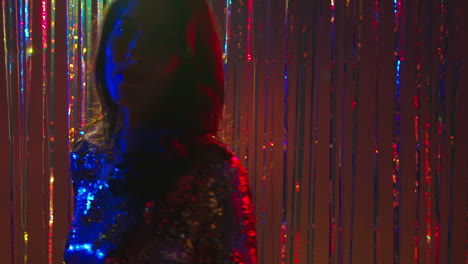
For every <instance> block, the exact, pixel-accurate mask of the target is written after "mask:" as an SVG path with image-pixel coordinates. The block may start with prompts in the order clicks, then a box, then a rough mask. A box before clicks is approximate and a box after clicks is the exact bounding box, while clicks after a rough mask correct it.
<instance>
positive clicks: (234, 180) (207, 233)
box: [194, 157, 257, 264]
mask: <svg viewBox="0 0 468 264" xmlns="http://www.w3.org/2000/svg"><path fill="white" fill-rule="evenodd" d="M217 171H219V172H220V175H218V176H220V178H218V177H216V178H214V179H211V180H210V181H209V186H208V190H207V193H206V195H207V196H205V199H202V200H205V201H207V202H206V205H205V206H206V207H208V208H207V209H208V213H207V218H208V219H205V221H203V222H204V223H203V222H202V228H201V230H200V234H199V239H198V242H197V243H196V244H195V256H194V257H195V259H194V260H195V261H194V262H195V263H242V264H256V263H257V241H256V230H255V223H256V220H255V215H254V213H255V212H254V205H253V202H252V194H251V191H250V188H249V181H248V177H247V171H246V170H245V168H244V167H243V166H242V165H241V164H240V161H239V159H238V158H237V157H232V158H231V160H229V161H227V162H225V163H224V165H222V166H220V168H218V170H217Z"/></svg>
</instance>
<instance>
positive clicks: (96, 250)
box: [64, 140, 256, 264]
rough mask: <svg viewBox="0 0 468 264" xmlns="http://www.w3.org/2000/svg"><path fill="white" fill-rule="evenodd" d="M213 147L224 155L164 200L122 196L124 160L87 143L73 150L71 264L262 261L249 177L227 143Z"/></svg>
mask: <svg viewBox="0 0 468 264" xmlns="http://www.w3.org/2000/svg"><path fill="white" fill-rule="evenodd" d="M209 144H212V145H213V146H214V148H216V149H218V150H221V152H217V153H221V154H216V155H215V156H216V157H215V158H213V159H211V162H208V163H207V164H203V166H198V167H197V168H196V169H193V170H192V171H191V173H186V174H184V175H183V176H181V177H179V178H178V180H177V184H175V185H174V186H175V188H174V190H172V191H171V192H169V194H168V195H167V196H165V198H164V199H158V200H154V199H149V200H142V199H141V198H136V197H135V196H134V195H132V194H130V193H128V192H125V191H120V192H118V191H115V190H119V188H120V187H122V186H120V185H123V184H125V180H124V178H125V175H126V173H127V172H126V171H125V169H122V168H121V166H119V164H120V163H121V160H120V159H119V157H116V156H115V155H112V154H110V152H106V151H102V150H100V149H99V148H98V147H96V145H94V144H92V143H89V142H87V141H86V140H82V141H81V142H80V144H79V147H77V148H75V149H74V151H73V152H72V153H71V160H70V162H71V163H70V166H71V176H72V181H73V187H74V192H75V199H74V202H75V211H74V217H73V220H72V224H71V227H70V231H69V236H68V239H67V244H66V248H65V255H64V259H65V261H64V263H67V264H76V263H87V264H93V263H107V264H111V263H138V264H143V263H145V264H176V263H177V264H179V263H180V264H182V263H246V264H247V263H248V264H251V263H256V238H255V235H256V234H255V222H256V221H255V218H254V208H253V204H252V200H251V192H250V189H249V184H248V177H247V172H246V170H245V169H244V168H243V167H242V165H241V164H240V162H239V159H238V158H237V157H235V156H234V155H233V154H232V153H231V152H230V151H229V150H227V148H226V147H225V146H224V145H223V144H221V143H219V142H217V141H216V140H211V141H210V143H209ZM148 173H157V172H154V171H153V172H148ZM121 189H122V188H121Z"/></svg>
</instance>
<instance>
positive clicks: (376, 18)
mask: <svg viewBox="0 0 468 264" xmlns="http://www.w3.org/2000/svg"><path fill="white" fill-rule="evenodd" d="M381 5H382V1H381V0H374V1H373V3H372V18H373V19H372V26H373V35H374V40H375V57H376V60H375V73H374V85H375V99H374V100H375V106H376V107H375V116H374V118H375V125H374V135H373V136H374V142H373V149H374V151H373V152H374V172H373V174H374V175H373V180H374V184H373V198H374V206H373V207H374V215H373V218H374V219H373V227H374V231H373V245H372V248H373V252H372V254H373V263H374V264H377V263H381V257H380V232H379V231H380V204H379V202H380V191H379V182H380V181H379V177H380V174H379V148H380V146H379V144H380V142H379V132H380V131H379V128H380V127H379V124H380V122H379V119H380V107H379V105H380V94H381V93H380V92H379V83H380V76H381V72H380V58H381V57H380V56H381V55H380V51H381V44H380V27H381V25H380V24H381V23H380V17H381V10H380V9H381Z"/></svg>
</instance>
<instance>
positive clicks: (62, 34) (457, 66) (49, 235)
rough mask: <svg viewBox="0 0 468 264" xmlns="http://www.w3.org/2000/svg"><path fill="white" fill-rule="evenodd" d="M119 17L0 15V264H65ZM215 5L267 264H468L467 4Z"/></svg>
mask: <svg viewBox="0 0 468 264" xmlns="http://www.w3.org/2000/svg"><path fill="white" fill-rule="evenodd" d="M107 2H109V1H104V0H63V1H56V0H34V1H33V0H2V19H1V21H0V23H1V29H2V34H3V41H2V42H1V44H0V45H1V47H0V48H1V52H2V53H1V55H2V56H1V57H2V58H3V62H2V63H0V72H1V73H2V74H1V77H0V151H1V159H0V241H1V243H0V245H1V246H0V256H1V257H0V258H1V262H2V263H32V264H35V263H61V260H62V259H61V255H62V251H63V245H64V242H65V237H66V234H67V226H68V224H69V221H70V216H71V201H72V200H71V199H72V196H71V195H72V194H71V183H70V178H69V175H68V151H69V147H70V145H71V143H72V142H73V141H74V140H75V139H76V138H78V137H79V136H80V131H81V129H82V127H83V124H84V123H85V122H86V120H87V118H88V117H89V116H90V114H91V113H90V112H89V110H88V109H90V108H91V106H92V105H93V104H94V97H93V94H92V85H93V83H92V76H91V75H90V66H91V65H92V64H91V63H90V62H91V61H92V56H93V53H94V50H95V46H94V42H95V40H96V30H97V23H98V21H100V19H101V18H102V15H103V13H102V12H103V8H104V7H105V5H106V4H107ZM209 2H210V4H211V5H212V7H213V10H214V13H215V16H216V19H217V22H218V29H219V33H220V38H221V42H222V45H223V46H222V49H223V51H224V55H223V59H224V63H225V72H226V95H227V96H226V102H225V111H224V117H225V118H224V123H223V131H222V132H221V133H220V134H221V136H222V137H223V139H224V140H225V141H226V142H227V143H229V144H230V146H231V147H232V149H233V150H234V152H235V153H236V154H237V155H238V156H239V157H240V158H241V160H242V161H243V163H244V165H245V166H246V167H247V169H248V170H249V174H250V180H251V182H250V183H251V187H252V190H253V192H254V199H255V206H256V213H257V220H258V224H257V238H258V248H259V263H265V264H275V263H288V264H289V263H291V264H292V263H307V264H310V263H317V264H322V263H339V264H341V263H347V264H351V263H356V264H371V263H372V264H377V263H378V264H390V263H395V264H397V263H402V264H406V263H415V264H418V263H421V264H424V263H427V264H429V263H441V264H449V263H450V264H451V263H453V264H459V263H466V262H467V261H468V259H467V256H468V253H467V249H466V239H467V236H466V225H467V222H466V221H467V220H466V219H467V213H466V212H467V211H468V207H467V205H468V196H467V193H468V177H467V175H468V125H467V123H468V122H467V120H468V119H467V114H468V103H467V101H468V88H467V87H466V86H467V75H468V72H467V67H466V61H467V59H468V57H467V52H466V50H467V47H468V43H467V40H466V36H465V35H467V20H466V18H465V15H467V14H468V13H467V8H468V4H467V2H466V1H462V0H451V1H449V0H439V1H425V0H394V1H384V0H336V1H334V0H331V1H320V0H210V1H209ZM464 63H465V64H464Z"/></svg>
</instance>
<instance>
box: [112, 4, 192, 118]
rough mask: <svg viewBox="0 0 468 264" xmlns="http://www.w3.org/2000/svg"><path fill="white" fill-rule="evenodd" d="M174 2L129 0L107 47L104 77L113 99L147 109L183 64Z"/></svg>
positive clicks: (158, 97)
mask: <svg viewBox="0 0 468 264" xmlns="http://www.w3.org/2000/svg"><path fill="white" fill-rule="evenodd" d="M169 2H171V1H161V0H146V1H145V0H130V1H129V4H128V6H127V7H126V8H125V9H124V10H122V11H121V15H120V16H119V17H118V18H117V20H116V23H115V24H114V28H113V29H112V31H111V32H110V34H109V38H108V41H107V43H106V47H105V52H106V56H105V77H106V84H107V87H108V89H109V93H110V95H111V97H112V99H113V100H114V101H115V102H116V103H117V104H119V105H121V106H124V107H127V108H129V109H132V108H134V109H139V110H148V107H150V106H152V105H155V104H157V103H162V102H161V101H159V100H160V99H161V98H162V97H163V95H164V94H165V92H166V91H167V89H168V81H169V80H168V76H169V75H170V74H171V73H172V72H174V70H175V69H176V68H177V66H178V65H179V63H180V58H181V55H180V54H181V52H180V51H181V49H182V47H181V46H182V43H185V41H184V40H183V39H182V37H181V36H180V34H178V33H176V32H178V31H177V30H176V23H175V22H176V21H175V18H174V17H175V16H174V15H173V11H172V8H171V7H170V6H169Z"/></svg>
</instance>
